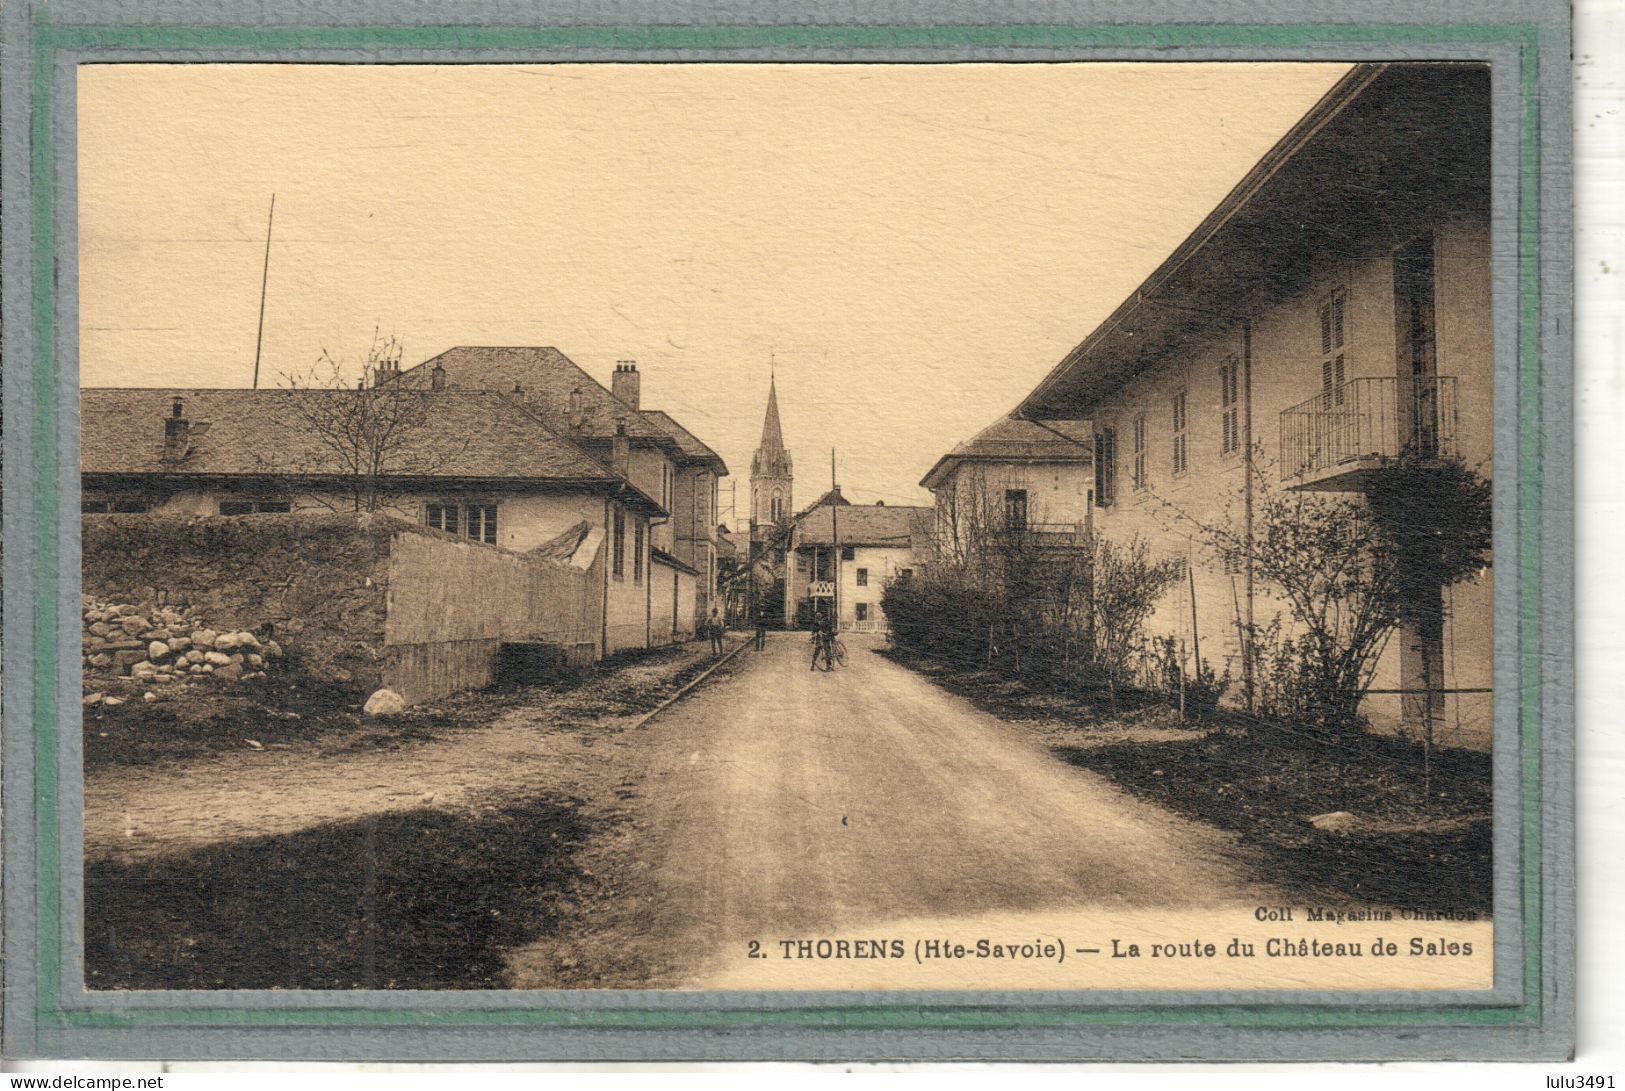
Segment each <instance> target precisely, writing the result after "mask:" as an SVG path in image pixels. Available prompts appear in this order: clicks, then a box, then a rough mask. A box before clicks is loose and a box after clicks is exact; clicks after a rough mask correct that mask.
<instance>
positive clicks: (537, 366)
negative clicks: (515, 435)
mask: <svg viewBox="0 0 1625 1091" xmlns="http://www.w3.org/2000/svg"><path fill="white" fill-rule="evenodd" d="M436 364H439V365H440V366H441V367H442V368H444V369H445V372H446V386H447V388H449V389H453V390H457V389H462V390H489V391H496V392H498V393H501V394H503V395H504V396H512V397H514V398H515V399H516V400H519V401H522V402H524V404H525V406H526V408H528V409H530V410H532V411H533V412H535V413H537V414H539V415H540V416H541V418H542V419H543V420H545V421H546V422H547V423H548V425H549V426H550V427H552V428H554V429H555V430H557V431H558V432H559V433H560V434H561V435H564V436H569V437H580V438H584V439H592V440H607V439H609V438H610V437H612V436H614V435H615V427H616V424H617V423H618V422H620V421H624V422H625V423H626V434H627V436H628V437H629V438H631V439H632V440H634V441H637V440H644V441H652V442H654V443H656V444H658V445H660V446H664V447H668V448H670V449H672V450H673V451H674V452H675V451H676V450H677V449H678V448H677V441H676V440H675V439H673V438H672V436H671V435H670V434H668V433H667V431H666V430H665V429H664V428H662V427H660V426H659V425H658V424H655V423H654V422H652V421H649V420H646V419H645V418H644V416H643V415H642V414H640V413H639V412H638V411H637V410H636V409H633V408H632V407H631V406H630V405H627V404H626V403H625V402H623V401H621V400H620V399H619V398H617V397H616V396H615V395H614V394H611V393H610V392H609V391H608V390H606V389H604V386H603V384H602V383H600V382H599V381H598V380H597V379H594V378H593V377H592V376H591V375H588V374H587V373H586V372H585V371H583V370H581V368H580V366H578V365H577V364H576V362H575V361H574V360H571V359H570V358H569V357H568V356H566V355H564V353H562V352H560V351H559V350H558V349H556V348H553V347H552V346H551V345H458V346H457V347H456V348H450V349H447V350H446V351H445V352H442V353H441V354H440V355H439V356H435V357H432V358H431V359H428V360H425V361H424V362H423V363H421V364H419V365H417V366H416V367H413V368H408V369H407V370H405V371H402V372H401V375H402V376H403V378H404V377H405V376H408V375H410V376H413V381H416V382H417V383H418V384H419V385H427V383H425V382H424V381H423V379H424V375H425V374H427V372H428V371H430V370H433V368H434V366H435V365H436ZM515 387H518V388H519V389H518V390H517V391H515V389H514V388H515ZM576 390H579V391H581V403H580V404H581V419H580V421H579V422H578V421H575V420H572V419H571V416H570V395H571V393H572V392H573V391H576Z"/></svg>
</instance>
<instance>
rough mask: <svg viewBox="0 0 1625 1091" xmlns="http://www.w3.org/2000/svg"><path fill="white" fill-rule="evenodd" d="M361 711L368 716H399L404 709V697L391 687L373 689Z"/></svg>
mask: <svg viewBox="0 0 1625 1091" xmlns="http://www.w3.org/2000/svg"><path fill="white" fill-rule="evenodd" d="M361 711H362V712H364V713H366V714H367V715H368V716H399V715H400V714H401V713H403V712H405V711H406V698H404V697H402V696H401V695H400V694H398V693H396V692H395V691H394V690H392V689H380V690H374V691H373V694H372V696H371V697H368V698H367V703H366V704H364V705H362V706H361Z"/></svg>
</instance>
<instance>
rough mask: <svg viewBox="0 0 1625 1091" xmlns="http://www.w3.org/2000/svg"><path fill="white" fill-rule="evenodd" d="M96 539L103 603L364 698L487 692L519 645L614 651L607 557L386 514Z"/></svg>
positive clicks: (87, 571) (91, 588)
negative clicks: (468, 536) (261, 652)
mask: <svg viewBox="0 0 1625 1091" xmlns="http://www.w3.org/2000/svg"><path fill="white" fill-rule="evenodd" d="M82 533H83V554H84V563H83V579H84V587H83V590H84V592H85V594H86V595H87V596H88V597H89V600H94V601H95V602H98V603H101V602H113V603H119V604H127V605H129V606H130V607H132V608H138V609H139V611H140V612H141V613H142V614H144V615H147V620H150V619H151V618H152V617H158V616H159V615H160V614H162V615H163V616H168V615H169V614H174V615H175V616H176V617H178V618H185V619H188V621H190V619H206V621H207V624H208V625H210V626H211V627H213V628H214V629H216V630H218V631H219V632H221V633H239V632H240V633H247V634H252V635H254V637H255V639H256V640H258V641H264V642H270V641H275V642H276V643H277V646H278V650H279V651H280V652H283V653H284V654H285V655H286V657H287V663H286V669H288V670H296V671H298V672H300V673H301V674H304V675H306V676H308V677H310V678H311V679H313V680H317V681H321V682H326V683H337V684H340V685H344V686H347V687H351V688H353V689H355V690H356V691H357V692H359V693H360V694H361V695H363V696H364V695H365V694H366V693H368V692H370V691H372V690H374V689H377V688H380V687H386V686H387V687H388V688H391V689H394V690H396V691H397V692H398V693H400V694H401V695H402V696H403V697H405V698H406V699H407V701H408V702H415V701H422V700H427V699H430V698H432V697H437V696H441V695H443V694H447V693H452V692H456V691H457V690H462V689H470V688H477V687H480V686H484V685H487V684H489V683H490V682H491V681H492V680H493V678H494V676H495V670H496V660H497V655H498V650H499V649H500V647H501V645H502V644H503V643H504V642H507V641H538V642H547V643H554V644H558V645H559V646H560V647H562V648H564V649H565V653H566V655H567V657H568V659H569V661H570V662H572V663H580V662H583V661H591V660H594V659H596V658H598V656H599V655H600V654H601V634H602V625H603V569H602V564H603V560H602V557H601V556H600V557H599V558H598V559H597V560H595V561H594V562H593V563H592V564H591V566H589V567H587V568H577V567H574V566H571V565H567V564H563V563H560V562H556V561H549V560H544V559H541V558H538V557H533V556H529V555H525V554H519V553H510V552H507V551H505V550H500V549H495V548H492V547H490V546H485V545H479V544H476V543H472V542H468V541H465V540H462V539H459V538H455V537H453V536H451V535H447V534H442V533H441V532H439V531H436V530H432V529H430V528H428V527H423V526H419V525H416V524H412V523H407V522H403V521H401V520H398V519H393V518H390V517H387V516H379V515H370V516H369V515H361V516H357V515H353V514H330V513H321V514H292V515H254V516H208V517H193V518H175V517H167V516H155V515H97V516H86V517H85V518H84V520H83V522H82ZM89 600H87V601H89ZM87 609H88V607H87ZM87 624H88V622H87ZM132 624H133V623H132ZM177 631H178V630H177ZM143 632H145V631H143ZM188 635H190V633H189V632H188ZM87 647H88V645H87ZM120 665H122V664H120ZM115 669H116V667H115ZM124 669H126V670H128V669H129V666H128V665H124Z"/></svg>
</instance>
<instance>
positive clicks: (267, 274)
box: [254, 193, 276, 390]
mask: <svg viewBox="0 0 1625 1091" xmlns="http://www.w3.org/2000/svg"><path fill="white" fill-rule="evenodd" d="M275 220H276V194H274V193H273V194H271V212H270V214H269V215H268V216H266V217H265V267H264V268H263V269H261V270H260V328H259V332H258V333H256V334H255V335H254V389H255V390H258V389H259V388H260V348H261V347H262V346H263V345H264V344H265V286H266V285H267V284H268V283H270V280H271V224H272V223H273V222H274V221H275Z"/></svg>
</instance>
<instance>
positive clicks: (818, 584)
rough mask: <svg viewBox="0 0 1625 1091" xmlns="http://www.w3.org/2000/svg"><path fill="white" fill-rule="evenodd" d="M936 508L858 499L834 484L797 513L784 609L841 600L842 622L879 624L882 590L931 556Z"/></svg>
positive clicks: (851, 626) (795, 615)
mask: <svg viewBox="0 0 1625 1091" xmlns="http://www.w3.org/2000/svg"><path fill="white" fill-rule="evenodd" d="M932 519H933V511H932V509H931V508H923V507H902V506H896V507H893V506H889V505H887V504H884V503H880V504H874V505H868V504H853V503H850V502H848V501H847V500H846V498H845V497H843V496H842V495H841V492H840V489H839V488H836V489H833V490H831V491H830V492H828V493H825V494H824V495H823V496H822V497H820V498H819V501H818V502H817V503H816V504H814V505H813V506H812V507H811V508H809V509H807V510H806V511H803V512H801V513H800V514H799V515H797V516H796V517H795V523H794V527H793V529H792V530H791V532H790V537H789V544H788V548H787V549H786V551H785V552H786V561H785V565H784V570H785V606H784V610H785V617H786V618H787V619H794V621H795V622H796V623H799V624H806V623H807V622H808V621H809V620H810V619H811V617H812V613H813V611H814V610H818V609H829V608H830V607H831V604H834V606H835V607H836V608H838V611H839V613H838V622H839V625H840V628H842V629H846V630H856V631H859V632H880V631H883V630H884V629H885V627H886V615H885V612H884V610H883V609H882V608H881V604H880V596H881V592H882V591H884V590H885V587H886V584H888V583H889V582H891V581H892V580H894V579H899V578H907V577H909V576H912V575H913V574H914V573H915V572H916V571H917V570H918V569H919V568H920V566H921V565H923V564H924V563H925V562H926V561H927V560H928V559H929V556H930V548H929V543H930V537H931V521H932Z"/></svg>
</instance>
